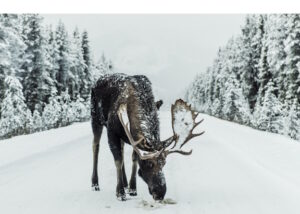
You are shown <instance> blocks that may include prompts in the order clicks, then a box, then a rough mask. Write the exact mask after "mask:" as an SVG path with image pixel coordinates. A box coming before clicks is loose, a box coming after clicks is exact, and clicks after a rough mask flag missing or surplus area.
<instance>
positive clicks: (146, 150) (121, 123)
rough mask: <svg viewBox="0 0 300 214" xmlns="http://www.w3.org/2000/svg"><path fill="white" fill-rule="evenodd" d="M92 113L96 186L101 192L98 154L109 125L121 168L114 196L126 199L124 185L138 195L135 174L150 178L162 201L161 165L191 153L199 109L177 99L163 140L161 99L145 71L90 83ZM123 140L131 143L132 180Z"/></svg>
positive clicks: (154, 193)
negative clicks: (187, 147) (186, 147)
mask: <svg viewBox="0 0 300 214" xmlns="http://www.w3.org/2000/svg"><path fill="white" fill-rule="evenodd" d="M91 104H92V105H91V116H92V129H93V134H94V140H93V153H94V155H93V175H92V188H93V189H94V190H96V191H99V190H100V188H99V183H98V170H97V166H98V153H99V142H100V138H101V134H102V129H103V126H105V127H106V128H107V135H108V143H109V147H110V150H111V152H112V154H113V157H114V160H115V165H116V168H117V188H116V195H117V197H118V198H119V199H121V200H126V193H125V189H128V193H129V194H130V195H132V196H134V195H137V191H136V173H137V167H138V166H139V170H138V174H139V176H140V177H141V178H142V179H143V180H144V181H145V182H146V183H147V185H148V188H149V193H150V194H151V195H152V196H153V198H154V200H162V199H164V196H165V194H166V191H167V187H166V181H165V176H164V173H163V167H164V165H165V163H166V158H167V156H168V155H170V154H174V153H178V154H182V155H190V154H191V153H192V150H190V151H184V150H182V147H183V146H184V145H185V144H186V143H187V142H188V141H189V140H191V139H192V138H194V137H197V136H200V135H202V134H203V133H204V132H201V133H197V134H194V133H193V130H194V129H195V127H196V126H198V125H199V124H200V123H201V122H202V121H199V122H196V117H197V115H198V113H196V112H195V111H193V110H192V109H191V106H190V105H187V103H186V102H184V101H183V100H181V99H179V100H177V101H176V102H175V104H173V105H172V108H171V113H172V128H173V136H171V137H170V138H168V139H166V140H164V141H161V140H160V130H159V120H158V115H157V111H158V110H159V108H160V106H161V105H162V101H158V102H155V101H154V97H153V93H152V88H151V83H150V81H149V80H148V78H147V77H145V76H142V75H135V76H128V75H125V74H110V75H104V76H103V77H101V78H100V79H99V80H98V81H97V83H96V84H95V85H94V87H93V88H92V97H91ZM124 143H127V144H130V145H131V146H132V148H133V153H132V161H133V165H132V173H131V178H130V181H129V184H128V182H127V177H126V173H125V168H124V157H123V155H124V150H123V148H124Z"/></svg>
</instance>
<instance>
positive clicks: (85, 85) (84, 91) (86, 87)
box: [80, 31, 92, 100]
mask: <svg viewBox="0 0 300 214" xmlns="http://www.w3.org/2000/svg"><path fill="white" fill-rule="evenodd" d="M81 45H82V51H83V60H84V63H85V69H84V79H83V80H84V81H82V85H81V87H80V94H81V97H82V98H83V99H84V100H87V98H88V97H89V96H90V88H91V83H92V73H91V65H92V62H91V55H90V54H91V51H90V45H89V39H88V33H87V31H84V32H83V33H82V42H81Z"/></svg>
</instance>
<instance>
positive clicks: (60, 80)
mask: <svg viewBox="0 0 300 214" xmlns="http://www.w3.org/2000/svg"><path fill="white" fill-rule="evenodd" d="M112 66H113V65H112V63H111V61H109V60H106V59H105V57H104V55H103V56H102V58H101V59H100V60H99V61H98V62H94V60H93V57H92V53H91V48H90V44H89V37H88V32H87V31H83V32H82V33H81V32H79V30H78V29H77V28H76V29H75V30H74V31H73V32H71V33H70V32H68V31H67V30H66V27H65V25H64V24H63V23H62V22H59V23H58V25H57V26H56V27H55V29H53V28H52V26H45V25H44V24H43V18H42V17H41V16H40V15H38V14H21V15H16V14H0V139H1V138H7V137H11V136H15V135H20V134H24V133H32V132H36V131H41V130H47V129H50V128H55V127H60V126H66V125H68V124H70V123H72V122H76V121H84V120H86V119H88V118H89V114H90V107H89V106H90V104H89V102H90V101H89V99H90V88H91V85H92V84H93V82H94V81H95V80H96V79H98V78H99V76H100V75H103V74H104V73H107V72H111V71H112Z"/></svg>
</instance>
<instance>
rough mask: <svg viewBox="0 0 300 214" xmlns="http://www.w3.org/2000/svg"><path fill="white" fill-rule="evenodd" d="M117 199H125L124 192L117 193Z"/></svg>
mask: <svg viewBox="0 0 300 214" xmlns="http://www.w3.org/2000/svg"><path fill="white" fill-rule="evenodd" d="M117 199H118V200H119V201H126V195H125V194H122V195H121V194H119V195H117Z"/></svg>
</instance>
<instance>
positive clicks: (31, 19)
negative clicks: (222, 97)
mask: <svg viewBox="0 0 300 214" xmlns="http://www.w3.org/2000/svg"><path fill="white" fill-rule="evenodd" d="M41 22H42V17H41V16H39V15H37V14H33V15H25V16H24V28H25V27H26V28H25V30H24V32H23V33H24V38H25V44H26V46H27V48H26V51H25V54H26V61H25V63H24V65H23V69H24V70H25V75H24V81H23V85H24V95H25V98H26V103H27V105H28V107H29V109H30V110H31V111H32V112H33V111H34V109H35V107H37V110H38V111H39V112H42V109H43V105H44V103H45V102H47V101H48V98H49V96H50V92H51V90H52V87H53V85H54V83H53V80H52V78H51V76H50V69H51V66H50V62H49V61H47V60H48V59H49V57H47V55H48V54H49V53H47V50H48V47H47V45H48V42H47V41H46V39H45V36H44V35H45V34H44V31H43V27H42V23H41Z"/></svg>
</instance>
